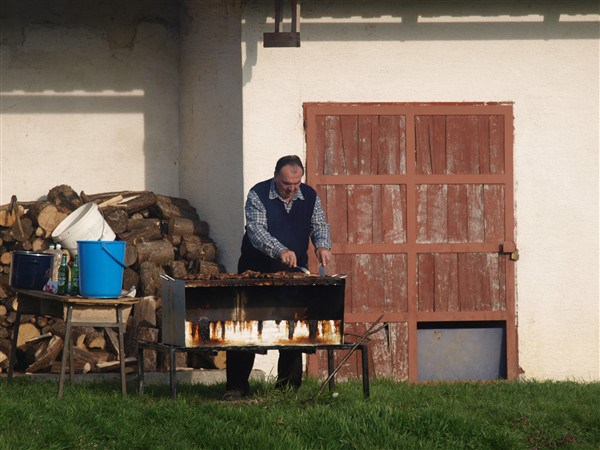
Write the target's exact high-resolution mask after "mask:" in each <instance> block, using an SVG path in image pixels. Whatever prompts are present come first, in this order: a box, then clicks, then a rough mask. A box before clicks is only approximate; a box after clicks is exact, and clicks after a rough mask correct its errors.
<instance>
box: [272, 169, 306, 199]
mask: <svg viewBox="0 0 600 450" xmlns="http://www.w3.org/2000/svg"><path fill="white" fill-rule="evenodd" d="M301 180H302V169H301V168H300V167H298V166H291V165H287V166H283V167H282V168H281V170H280V171H279V174H277V176H276V177H275V185H276V186H277V192H278V193H279V195H281V198H283V199H284V200H290V199H291V198H292V197H293V195H294V194H295V193H296V191H297V190H298V189H299V188H300V182H301Z"/></svg>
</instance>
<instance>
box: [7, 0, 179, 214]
mask: <svg viewBox="0 0 600 450" xmlns="http://www.w3.org/2000/svg"><path fill="white" fill-rule="evenodd" d="M177 12H178V10H177V7H176V4H175V2H169V1H167V0H164V1H162V0H152V1H146V2H143V3H142V2H95V1H91V0H81V1H79V2H77V4H76V5H74V4H73V3H70V2H67V1H64V2H61V1H54V2H40V1H14V0H7V1H3V2H2V9H1V14H2V16H1V17H0V23H1V28H2V45H1V47H0V52H1V53H0V57H1V62H2V64H1V67H0V76H1V94H2V98H1V100H2V104H1V111H0V113H1V117H2V121H1V133H2V137H1V140H0V204H4V203H7V202H8V201H9V200H10V196H11V195H12V194H16V195H17V196H18V197H19V199H20V200H34V199H37V198H39V197H43V196H45V195H46V194H47V192H48V190H49V189H50V188H52V187H54V186H55V185H57V184H69V185H71V186H72V187H73V188H74V189H75V190H76V191H78V192H79V191H80V190H83V191H85V192H86V193H88V194H90V193H97V192H107V191H117V190H142V189H149V190H153V191H155V192H159V193H163V194H167V195H178V194H179V178H178V172H179V160H178V151H179V142H178V139H179V135H178V82H179V73H178V57H179V42H178V30H177Z"/></svg>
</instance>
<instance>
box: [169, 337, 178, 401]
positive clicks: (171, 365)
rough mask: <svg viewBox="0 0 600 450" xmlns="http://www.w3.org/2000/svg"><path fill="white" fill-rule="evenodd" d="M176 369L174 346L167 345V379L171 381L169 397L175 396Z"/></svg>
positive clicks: (174, 397)
mask: <svg viewBox="0 0 600 450" xmlns="http://www.w3.org/2000/svg"><path fill="white" fill-rule="evenodd" d="M176 377H177V370H176V367H175V347H173V346H172V345H171V346H169V381H170V383H171V398H172V399H173V400H175V399H176V398H177V379H176Z"/></svg>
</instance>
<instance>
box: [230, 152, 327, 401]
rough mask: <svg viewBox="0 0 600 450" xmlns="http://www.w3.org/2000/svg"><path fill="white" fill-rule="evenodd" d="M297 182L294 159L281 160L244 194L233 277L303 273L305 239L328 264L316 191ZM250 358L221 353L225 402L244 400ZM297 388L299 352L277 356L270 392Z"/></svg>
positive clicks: (239, 353) (301, 173)
mask: <svg viewBox="0 0 600 450" xmlns="http://www.w3.org/2000/svg"><path fill="white" fill-rule="evenodd" d="M303 176H304V166H303V165H302V161H301V160H300V158H299V157H298V156H295V155H289V156H284V157H282V158H280V159H279V160H278V161H277V164H276V165H275V174H274V177H273V178H271V179H269V180H265V181H263V182H261V183H258V184H257V185H255V186H254V187H253V188H252V189H251V190H250V192H249V193H248V198H247V200H246V233H245V234H244V238H243V240H242V255H241V256H240V260H239V262H238V273H242V272H245V271H246V270H254V271H257V272H265V273H266V272H279V271H282V270H294V268H297V267H304V268H306V267H307V265H308V241H309V238H310V240H311V241H312V243H313V246H314V247H315V251H316V255H317V259H318V260H319V263H320V264H321V265H323V266H327V264H328V263H329V261H330V259H331V237H330V235H329V225H328V224H327V222H326V221H325V214H324V213H323V209H322V207H321V201H320V200H319V197H318V196H317V193H316V191H315V190H314V189H313V188H311V187H310V186H308V185H306V184H304V183H302V177H303ZM254 356H255V355H254V353H251V352H243V351H228V352H227V370H226V373H227V388H226V389H227V392H226V393H225V399H226V400H237V399H240V398H242V397H243V396H245V395H247V394H248V391H249V388H250V386H249V383H248V378H249V377H250V372H251V371H252V366H253V364H254ZM301 383H302V352H300V351H297V350H280V352H279V361H278V364H277V384H276V386H277V387H278V388H283V387H287V386H291V387H293V388H295V389H298V388H299V387H300V384H301Z"/></svg>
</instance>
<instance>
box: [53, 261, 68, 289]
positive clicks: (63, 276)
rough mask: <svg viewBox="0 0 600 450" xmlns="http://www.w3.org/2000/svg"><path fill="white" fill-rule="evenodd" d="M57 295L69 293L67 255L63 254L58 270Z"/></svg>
mask: <svg viewBox="0 0 600 450" xmlns="http://www.w3.org/2000/svg"><path fill="white" fill-rule="evenodd" d="M56 293H57V294H58V295H67V294H68V293H69V266H68V265H67V255H65V254H64V253H63V255H62V258H61V260H60V267H59V268H58V290H57V291H56Z"/></svg>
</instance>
